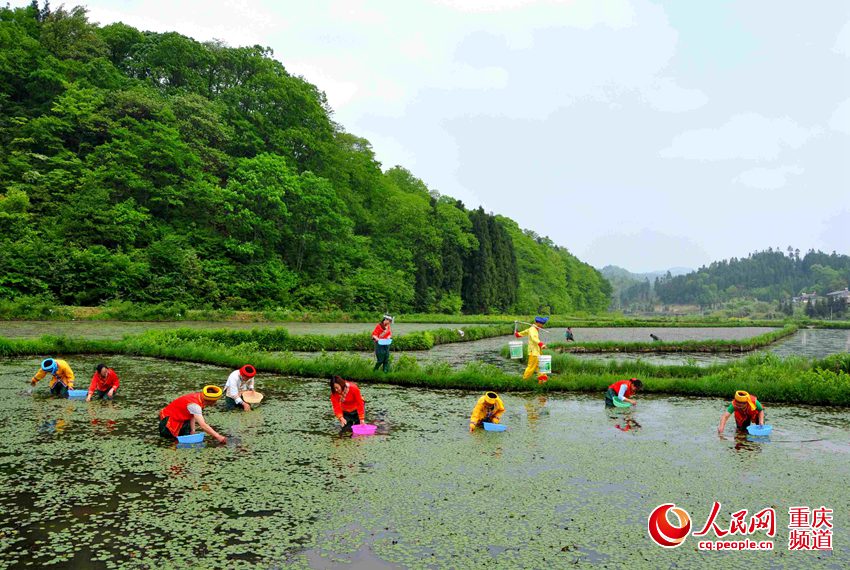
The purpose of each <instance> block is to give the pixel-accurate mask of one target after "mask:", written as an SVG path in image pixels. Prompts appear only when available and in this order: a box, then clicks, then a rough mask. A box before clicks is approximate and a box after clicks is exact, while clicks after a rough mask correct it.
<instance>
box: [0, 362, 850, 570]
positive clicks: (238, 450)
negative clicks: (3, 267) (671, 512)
mask: <svg viewBox="0 0 850 570" xmlns="http://www.w3.org/2000/svg"><path fill="white" fill-rule="evenodd" d="M104 358H105V357H101V356H86V357H71V358H69V361H70V362H71V365H72V366H74V367H75V368H77V369H79V370H90V369H91V367H92V366H93V365H94V364H95V363H97V362H99V361H101V360H104ZM36 360H37V359H13V360H4V361H0V430H2V439H0V475H2V477H3V481H4V484H3V485H2V486H0V509H2V512H3V517H0V567H13V568H17V567H23V565H24V564H26V563H30V564H31V565H32V566H33V567H56V568H72V567H74V566H75V565H78V567H107V566H109V567H115V566H130V567H140V568H144V567H148V568H158V567H163V566H166V567H199V568H232V567H239V566H240V565H242V564H244V565H250V564H253V565H257V566H260V567H264V568H279V567H283V566H287V567H296V568H308V567H314V568H315V567H320V568H372V567H380V565H381V564H383V565H385V566H386V567H403V568H426V567H429V568H436V567H440V568H442V567H456V568H478V567H482V560H483V561H486V564H484V565H485V566H486V565H492V566H493V567H499V568H502V567H526V568H528V567H541V566H540V563H541V561H543V560H544V559H545V560H546V567H563V566H566V565H568V564H569V565H572V564H574V563H576V564H587V563H590V561H591V560H604V561H605V563H606V564H609V565H610V566H611V567H617V568H620V567H636V568H637V567H646V560H647V559H650V557H653V556H658V555H659V551H658V549H657V547H654V546H652V545H651V543H649V541H648V540H647V539H646V517H647V515H648V513H649V512H650V511H651V510H652V509H654V508H655V507H656V506H658V505H659V504H661V503H663V502H676V503H677V504H681V505H682V508H685V509H686V510H688V511H689V512H690V513H698V514H699V516H703V517H704V514H705V513H706V512H707V509H708V508H710V506H711V504H712V503H713V501H721V502H722V503H723V505H724V507H726V506H727V505H728V506H729V508H731V509H744V508H746V509H750V510H751V511H753V512H754V511H755V510H758V509H761V508H763V507H765V506H768V505H775V506H776V508H777V513H778V514H779V513H782V512H783V509H786V510H785V511H784V512H786V513H787V507H788V506H790V505H812V506H820V505H827V506H831V507H833V508H840V507H842V506H843V505H846V504H848V503H850V489H848V487H847V485H846V479H847V474H848V470H847V458H848V457H850V449H848V443H847V442H848V425H850V422H848V420H850V411H847V410H841V409H830V408H814V407H802V406H773V405H771V404H770V402H765V405H766V406H767V408H768V413H769V414H770V423H771V424H772V425H773V426H774V432H773V434H772V436H771V438H770V441H763V442H755V441H750V440H748V439H747V438H746V436H744V437H743V439H741V438H739V437H737V436H735V435H733V434H732V432H731V431H729V435H728V436H727V437H726V438H725V439H720V438H718V437H717V432H716V428H717V423H718V420H719V418H720V415H721V413H722V412H723V408H724V406H725V405H726V404H727V402H725V401H722V400H720V399H699V398H683V397H670V398H659V397H652V396H644V397H641V399H640V405H639V406H638V407H636V408H634V409H630V410H628V411H626V412H624V413H618V412H613V413H609V411H608V410H606V409H605V407H604V402H603V395H602V394H601V393H600V394H598V395H596V396H588V395H572V394H558V395H555V394H548V395H543V396H541V395H539V394H531V393H529V394H513V393H509V394H502V399H503V401H504V402H505V406H506V413H505V416H504V417H503V422H504V424H505V425H507V426H508V430H507V431H505V432H501V433H491V432H485V431H483V430H478V431H476V433H474V434H470V433H468V429H467V423H468V420H469V413H470V410H471V409H472V407H473V406H474V404H475V401H476V400H477V398H478V397H479V396H480V391H475V392H465V391H459V390H447V391H429V390H422V389H411V388H402V387H393V386H380V385H372V384H365V383H362V384H361V389H362V390H363V396H364V398H365V400H366V417H367V420H368V421H369V422H370V423H378V424H379V425H380V426H382V427H381V429H382V432H383V435H379V436H375V437H368V438H351V437H340V435H339V433H338V431H339V430H338V425H339V424H338V423H337V422H336V420H335V418H334V417H333V414H332V413H331V406H330V402H329V391H328V387H327V384H326V382H325V381H319V380H316V381H311V380H296V379H292V378H285V377H276V376H272V375H267V374H263V372H262V371H260V376H259V377H258V388H259V389H260V390H261V391H263V392H264V393H265V394H266V399H265V400H264V401H263V403H262V405H260V406H258V407H257V408H256V410H254V411H252V412H250V413H243V412H224V411H223V410H221V409H213V410H208V411H206V413H205V416H206V418H207V420H208V422H209V423H210V424H211V425H213V426H214V427H215V428H216V429H218V430H220V431H222V433H225V434H227V435H228V436H229V437H230V438H231V442H230V443H229V444H228V445H217V444H214V443H208V444H206V445H204V446H202V447H195V448H191V449H179V448H177V447H176V445H175V444H173V443H170V442H168V441H166V440H163V439H162V438H160V437H159V435H158V433H157V412H158V410H159V408H160V407H161V406H163V405H164V404H166V403H167V402H168V401H169V400H170V399H171V398H173V397H175V396H177V395H180V394H182V393H185V392H188V391H190V390H194V389H197V388H198V387H200V386H202V385H204V384H208V383H218V384H223V383H224V381H225V379H226V377H227V374H228V373H229V370H226V369H222V368H217V367H212V366H202V365H195V364H189V363H172V362H161V361H155V360H151V359H138V358H129V357H108V358H105V360H106V361H107V363H108V364H109V365H110V366H112V367H114V368H115V369H116V370H117V371H118V373H119V374H120V376H121V381H122V391H121V396H120V397H119V398H118V399H116V400H115V401H114V402H92V403H86V402H84V401H74V402H68V401H59V400H53V399H48V398H44V397H43V394H42V392H43V391H44V390H46V388H45V389H42V390H40V391H39V390H37V393H36V395H35V396H25V395H21V394H20V386H21V383H22V382H24V381H25V380H27V379H29V377H30V376H31V373H32V368H33V366H34V363H35V362H36ZM612 416H613V417H612ZM60 420H62V421H64V422H65V427H64V429H63V430H62V431H60V430H59V429H58V428H56V429H54V430H52V431H50V430H47V431H40V428H41V426H44V425H48V424H50V423H51V422H56V424H54V425H58V423H59V421H60ZM777 526H778V534H777V537H776V541H777V545H782V544H783V541H785V542H786V543H787V529H786V528H783V524H782V519H780V520H779V521H778V525H777ZM785 526H786V527H787V524H786V525H785ZM624 542H625V543H626V544H628V545H629V547H628V548H623V547H622V544H623V543H624ZM834 543H835V544H836V545H847V544H850V527H848V526H847V525H838V524H836V526H835V535H834ZM517 545H522V547H521V548H517ZM783 550H784V549H783V548H779V547H778V548H777V552H776V553H758V554H759V555H760V558H755V557H753V558H750V557H748V555H747V554H743V553H742V554H741V556H740V557H738V556H736V561H737V560H740V562H741V563H749V564H751V563H757V564H759V565H761V566H770V567H783V566H785V565H787V566H789V567H795V566H797V565H798V564H799V559H790V560H789V559H787V557H785V556H782V555H781V554H782V551H783ZM663 554H664V555H665V562H664V564H665V566H676V567H698V566H700V565H701V564H703V563H704V555H702V554H700V553H699V552H697V551H696V550H695V549H694V548H683V549H677V550H674V551H669V552H668V551H665V552H664V553H663ZM736 554H737V553H736ZM831 562H832V563H834V564H835V565H837V567H846V566H847V565H848V564H850V552H848V551H847V550H846V549H845V548H844V547H840V548H836V551H835V552H834V553H833V556H832V558H831Z"/></svg>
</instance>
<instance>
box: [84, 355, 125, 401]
mask: <svg viewBox="0 0 850 570" xmlns="http://www.w3.org/2000/svg"><path fill="white" fill-rule="evenodd" d="M120 384H121V383H120V382H119V380H118V375H117V374H116V373H115V371H114V370H113V369H111V368H107V367H106V364H98V365H97V367H95V370H94V375H93V376H92V377H91V384H89V395H88V396H86V402H91V398H92V396H97V397H98V398H99V399H101V400H111V399H112V398H114V397H115V392H116V390H118V386H119V385H120Z"/></svg>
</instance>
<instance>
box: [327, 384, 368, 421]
mask: <svg viewBox="0 0 850 570" xmlns="http://www.w3.org/2000/svg"><path fill="white" fill-rule="evenodd" d="M331 406H333V410H334V415H335V416H336V419H338V420H339V425H341V426H342V427H344V428H345V427H351V426H352V425H354V424H357V423H360V424H365V423H366V403H365V402H364V401H363V397H362V396H361V395H360V388H358V387H357V384H355V383H354V382H349V381H347V380H343V379H342V378H340V377H339V376H334V377H333V378H332V379H331Z"/></svg>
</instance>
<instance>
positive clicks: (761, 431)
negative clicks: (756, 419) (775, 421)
mask: <svg viewBox="0 0 850 570" xmlns="http://www.w3.org/2000/svg"><path fill="white" fill-rule="evenodd" d="M772 431H773V426H769V425H763V426H759V425H748V426H747V432H748V433H749V434H750V435H770V432H772Z"/></svg>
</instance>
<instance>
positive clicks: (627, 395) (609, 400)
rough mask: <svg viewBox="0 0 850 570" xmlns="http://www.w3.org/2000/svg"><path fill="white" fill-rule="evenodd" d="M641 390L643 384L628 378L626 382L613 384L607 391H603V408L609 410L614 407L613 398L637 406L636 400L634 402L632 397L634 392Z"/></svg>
mask: <svg viewBox="0 0 850 570" xmlns="http://www.w3.org/2000/svg"><path fill="white" fill-rule="evenodd" d="M642 388H643V382H641V381H640V380H638V379H637V378H629V379H628V380H620V381H618V382H614V383H613V384H611V385H610V386H608V390H606V391H605V406H607V407H609V408H612V407H614V398H618V399H619V400H621V401H623V402H628V403H629V404H632V405H635V404H637V400H634V399H633V398H632V396H633V395H634V393H635V392H637V391H638V390H640V389H642Z"/></svg>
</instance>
